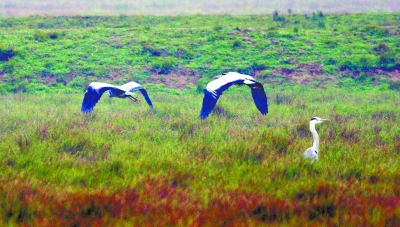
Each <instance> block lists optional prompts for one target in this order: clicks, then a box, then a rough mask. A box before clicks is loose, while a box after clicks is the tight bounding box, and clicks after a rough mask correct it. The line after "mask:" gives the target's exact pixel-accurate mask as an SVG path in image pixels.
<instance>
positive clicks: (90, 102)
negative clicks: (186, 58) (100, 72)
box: [81, 82, 115, 114]
mask: <svg viewBox="0 0 400 227" xmlns="http://www.w3.org/2000/svg"><path fill="white" fill-rule="evenodd" d="M114 87H115V86H113V85H109V84H105V83H97V82H93V83H91V84H89V86H88V88H87V89H86V92H85V96H84V97H83V101H82V107H81V112H82V113H85V114H88V113H90V112H92V110H93V108H94V106H95V105H96V104H97V102H98V101H99V100H100V98H101V96H102V95H103V93H104V92H105V91H107V90H109V89H111V88H114Z"/></svg>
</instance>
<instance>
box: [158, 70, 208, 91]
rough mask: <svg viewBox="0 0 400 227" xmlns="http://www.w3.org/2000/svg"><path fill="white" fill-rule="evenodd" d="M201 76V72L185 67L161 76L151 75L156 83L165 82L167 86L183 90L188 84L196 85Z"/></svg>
mask: <svg viewBox="0 0 400 227" xmlns="http://www.w3.org/2000/svg"><path fill="white" fill-rule="evenodd" d="M199 78H200V74H199V73H198V72H196V71H193V70H191V69H188V68H183V69H180V70H178V71H173V72H169V73H168V74H164V75H161V76H160V75H159V74H153V75H152V76H151V81H152V82H153V83H156V84H158V83H161V84H165V87H167V88H177V89H180V90H183V89H185V88H186V86H194V85H195V84H196V81H197V80H198V79H199Z"/></svg>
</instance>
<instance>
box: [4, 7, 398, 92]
mask: <svg viewBox="0 0 400 227" xmlns="http://www.w3.org/2000/svg"><path fill="white" fill-rule="evenodd" d="M399 22H400V15H399V14H352V15H324V14H323V13H322V12H319V13H314V14H311V15H279V14H274V15H271V16H228V15H227V16H185V17H183V16H177V17H143V16H136V17H126V16H120V17H38V16H35V17H26V18H2V19H0V27H1V30H0V36H1V41H0V53H1V54H0V60H1V63H0V82H1V85H0V92H1V93H7V92H18V91H23V92H34V91H38V90H43V91H46V90H48V89H50V88H51V89H54V87H55V88H61V89H63V90H64V89H65V86H66V87H67V88H71V89H75V88H80V89H83V88H84V87H86V86H87V84H88V82H89V81H92V80H96V79H101V80H103V81H113V82H115V83H122V82H124V81H128V80H136V81H138V82H141V83H164V84H166V86H167V87H178V88H184V87H185V86H186V85H195V84H196V82H197V80H198V79H199V78H202V77H205V78H210V77H213V76H214V75H217V74H219V73H221V72H226V71H239V72H242V73H248V74H251V75H253V76H255V77H257V79H259V80H261V81H262V82H263V83H265V84H267V85H269V84H272V85H282V84H287V83H289V84H293V83H300V84H311V85H312V86H315V87H321V86H327V85H334V86H339V87H340V86H346V85H353V84H355V83H361V84H373V85H378V84H387V86H389V84H390V83H392V82H395V81H397V80H398V79H399V73H398V70H399V68H400V57H399V56H400V54H399V52H400V51H399V48H400V47H399V43H400V42H399V35H400V23H399ZM201 82H202V81H201V80H200V83H201ZM203 82H204V81H203ZM80 91H81V90H80Z"/></svg>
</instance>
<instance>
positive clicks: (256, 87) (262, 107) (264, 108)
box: [249, 82, 268, 115]
mask: <svg viewBox="0 0 400 227" xmlns="http://www.w3.org/2000/svg"><path fill="white" fill-rule="evenodd" d="M249 87H250V88H251V94H252V96H253V100H254V103H255V104H256V107H257V109H258V110H259V111H260V112H261V113H262V114H263V115H266V114H267V113H268V100H267V95H266V94H265V91H264V87H263V86H262V84H260V83H258V82H256V83H254V84H249Z"/></svg>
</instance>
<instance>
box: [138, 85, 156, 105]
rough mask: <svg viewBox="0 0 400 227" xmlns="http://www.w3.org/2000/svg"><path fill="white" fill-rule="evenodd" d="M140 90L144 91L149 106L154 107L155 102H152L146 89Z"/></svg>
mask: <svg viewBox="0 0 400 227" xmlns="http://www.w3.org/2000/svg"><path fill="white" fill-rule="evenodd" d="M139 91H140V92H141V93H142V95H143V97H144V99H146V102H147V104H149V106H150V107H151V108H152V107H153V103H152V102H151V100H150V97H149V95H148V94H147V91H146V89H144V88H142V89H139Z"/></svg>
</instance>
